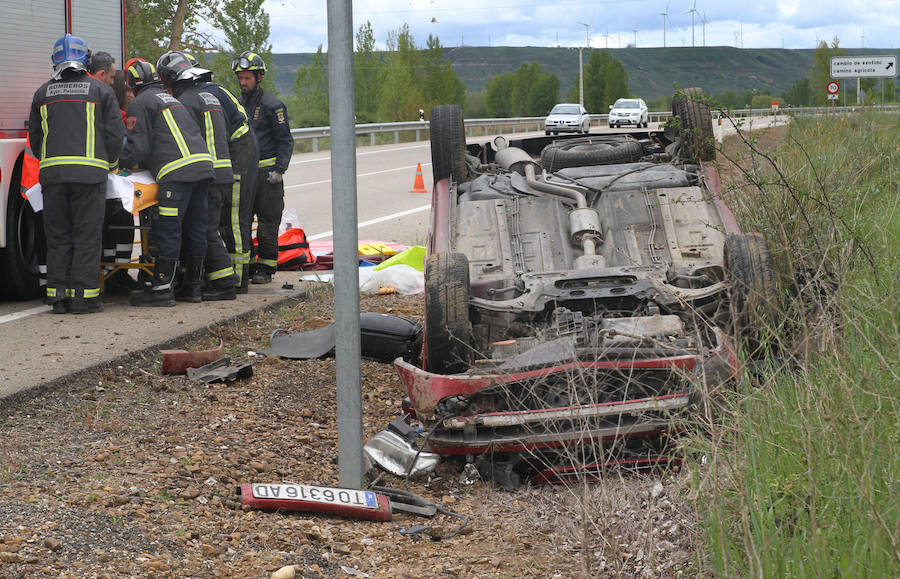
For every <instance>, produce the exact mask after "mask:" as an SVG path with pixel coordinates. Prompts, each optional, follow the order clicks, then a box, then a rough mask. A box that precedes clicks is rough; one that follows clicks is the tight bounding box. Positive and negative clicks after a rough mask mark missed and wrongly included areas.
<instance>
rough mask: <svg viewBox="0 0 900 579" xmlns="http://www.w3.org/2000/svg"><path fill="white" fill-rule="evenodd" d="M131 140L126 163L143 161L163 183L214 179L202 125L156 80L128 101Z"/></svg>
mask: <svg viewBox="0 0 900 579" xmlns="http://www.w3.org/2000/svg"><path fill="white" fill-rule="evenodd" d="M126 124H127V125H128V140H127V141H126V142H125V148H124V149H123V150H122V156H121V158H120V161H121V164H122V166H123V167H134V166H136V165H140V166H141V167H143V168H145V169H147V170H149V171H150V172H152V173H153V174H154V175H155V176H156V180H157V181H158V182H160V183H164V182H166V181H181V182H187V183H193V182H196V181H206V180H210V181H212V179H213V166H212V157H211V156H210V154H209V149H207V147H206V142H205V141H204V140H203V135H202V134H201V133H200V127H198V126H197V123H196V122H195V121H194V119H193V117H192V115H191V113H190V111H188V110H187V109H186V108H185V107H184V105H182V104H181V103H180V102H179V101H178V99H176V98H175V97H173V96H172V95H170V94H169V93H167V92H166V91H164V90H163V88H162V87H161V86H159V85H157V84H154V85H150V86H148V87H146V88H144V89H143V90H141V91H140V92H139V93H138V95H137V96H136V97H135V98H134V100H133V101H131V104H129V105H128V120H127V121H126Z"/></svg>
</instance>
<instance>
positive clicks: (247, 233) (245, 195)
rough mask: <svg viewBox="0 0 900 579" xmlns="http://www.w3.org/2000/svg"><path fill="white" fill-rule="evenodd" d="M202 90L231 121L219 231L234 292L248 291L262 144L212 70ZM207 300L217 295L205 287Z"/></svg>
mask: <svg viewBox="0 0 900 579" xmlns="http://www.w3.org/2000/svg"><path fill="white" fill-rule="evenodd" d="M181 52H182V54H184V55H185V56H186V57H187V58H188V59H189V60H190V61H191V63H192V64H193V65H194V66H198V63H197V59H196V58H194V56H193V55H191V54H190V53H189V52H186V51H181ZM201 80H202V81H205V82H204V83H203V84H202V85H201V86H202V88H203V90H206V91H209V92H210V93H212V94H213V95H214V96H215V97H216V98H217V99H219V102H220V103H221V104H222V110H223V111H224V112H225V119H226V120H227V121H228V135H229V137H228V154H229V156H230V157H231V169H232V171H233V172H234V184H233V185H232V187H231V190H230V191H228V192H226V193H225V195H223V197H222V214H221V216H220V217H219V219H218V223H219V233H220V234H221V236H222V241H224V242H225V247H226V248H227V249H228V253H229V255H230V256H231V261H232V264H233V266H234V273H235V278H236V281H235V284H236V285H235V292H236V293H239V294H245V293H247V291H248V287H247V284H248V282H249V281H250V249H251V248H252V247H253V238H252V234H253V232H252V230H251V228H252V226H253V191H254V187H255V185H256V173H257V171H258V168H259V146H258V145H257V144H256V135H254V134H253V129H251V128H250V119H249V118H248V117H247V113H246V111H245V110H244V107H243V105H242V104H241V102H240V101H239V100H238V98H237V97H236V96H234V95H233V94H232V93H231V91H229V90H228V89H227V88H225V87H224V86H222V85H220V84H218V83H216V82H213V76H212V72H209V73H208V74H206V75H204V76H203V77H202V78H201ZM203 299H204V300H209V299H215V295H214V294H212V295H211V293H210V292H209V291H205V292H204V294H203ZM218 299H221V298H218Z"/></svg>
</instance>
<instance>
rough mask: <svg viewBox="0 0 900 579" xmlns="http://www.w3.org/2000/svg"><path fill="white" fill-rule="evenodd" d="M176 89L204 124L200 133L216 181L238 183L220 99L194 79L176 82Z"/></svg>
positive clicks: (188, 108)
mask: <svg viewBox="0 0 900 579" xmlns="http://www.w3.org/2000/svg"><path fill="white" fill-rule="evenodd" d="M174 92H175V96H176V97H177V98H178V100H179V101H180V102H181V104H183V105H184V106H185V108H186V109H187V110H189V111H190V112H191V114H192V115H193V117H194V120H195V121H197V124H198V125H200V133H201V134H202V135H203V139H204V140H205V141H206V148H207V149H208V150H209V154H210V155H211V156H212V162H213V172H214V173H215V177H214V179H213V183H219V184H228V183H234V171H232V169H231V158H230V155H229V154H228V122H227V120H226V119H225V113H224V112H223V111H222V104H221V103H220V102H219V99H218V98H216V97H215V95H213V94H212V93H211V92H209V91H208V90H205V89H203V88H201V87H199V86H197V85H195V84H193V82H191V81H181V82H178V83H176V84H175V91H174Z"/></svg>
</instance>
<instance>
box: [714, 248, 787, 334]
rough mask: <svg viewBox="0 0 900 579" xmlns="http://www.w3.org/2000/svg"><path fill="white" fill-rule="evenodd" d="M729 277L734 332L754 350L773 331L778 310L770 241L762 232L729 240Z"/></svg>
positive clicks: (727, 269) (727, 258) (727, 259)
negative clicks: (767, 240)
mask: <svg viewBox="0 0 900 579" xmlns="http://www.w3.org/2000/svg"><path fill="white" fill-rule="evenodd" d="M725 276H726V280H727V281H728V284H729V292H730V298H731V308H730V310H731V320H730V321H731V326H732V327H731V329H732V333H733V334H734V335H737V336H739V337H741V338H743V339H744V340H745V341H746V342H747V343H748V346H749V347H750V348H751V349H754V350H755V349H757V348H758V347H759V345H760V344H761V343H762V341H763V338H764V337H765V336H766V334H767V333H769V332H771V329H772V325H773V324H774V323H775V320H776V314H777V311H778V288H777V286H776V284H775V269H774V267H773V265H772V256H771V254H770V253H769V248H768V245H767V244H766V240H765V239H764V238H763V236H762V235H760V234H759V233H746V234H739V235H729V236H728V237H726V238H725Z"/></svg>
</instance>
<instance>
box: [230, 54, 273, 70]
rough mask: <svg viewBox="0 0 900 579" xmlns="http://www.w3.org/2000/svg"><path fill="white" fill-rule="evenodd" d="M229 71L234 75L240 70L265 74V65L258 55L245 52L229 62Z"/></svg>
mask: <svg viewBox="0 0 900 579" xmlns="http://www.w3.org/2000/svg"><path fill="white" fill-rule="evenodd" d="M231 70H233V71H234V72H236V73H237V72H240V71H242V70H249V71H250V72H255V73H257V74H266V63H265V62H264V61H263V59H262V57H261V56H260V55H258V54H256V53H255V52H250V51H249V50H246V51H244V52H242V53H241V55H240V56H238V57H237V58H235V59H234V60H232V61H231Z"/></svg>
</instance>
